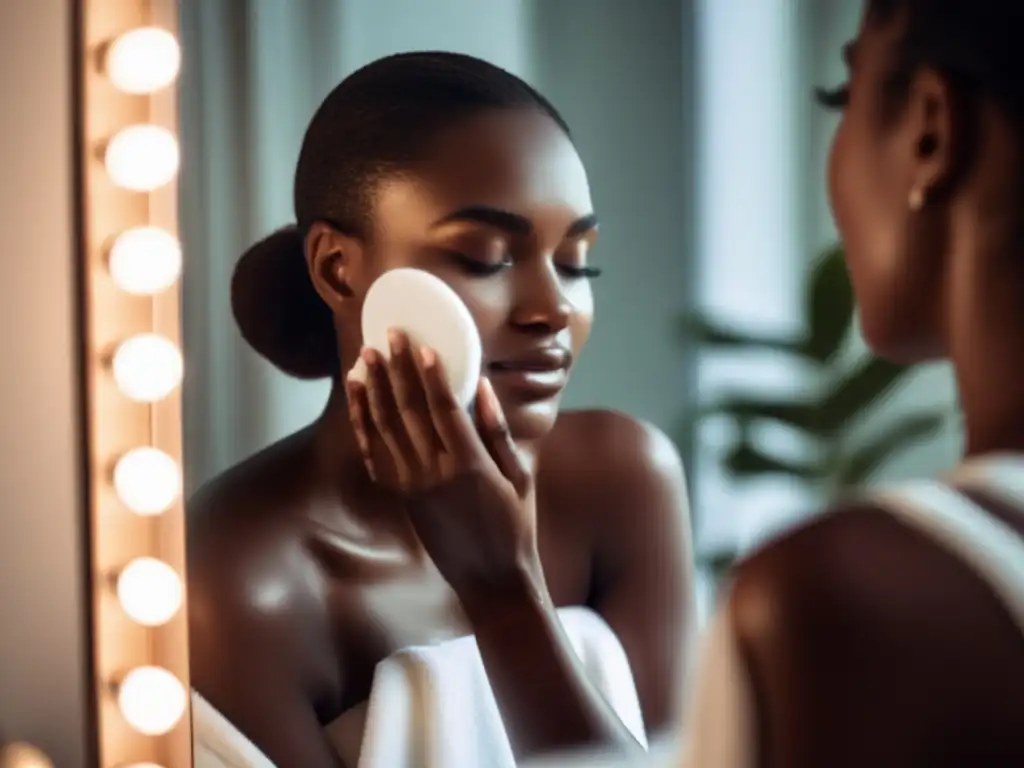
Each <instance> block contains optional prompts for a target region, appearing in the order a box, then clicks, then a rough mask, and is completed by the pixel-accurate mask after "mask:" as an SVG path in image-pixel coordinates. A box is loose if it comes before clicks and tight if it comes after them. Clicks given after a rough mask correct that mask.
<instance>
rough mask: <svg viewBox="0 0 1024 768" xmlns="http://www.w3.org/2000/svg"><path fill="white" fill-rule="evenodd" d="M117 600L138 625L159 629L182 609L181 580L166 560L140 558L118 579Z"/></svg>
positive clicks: (132, 562)
mask: <svg viewBox="0 0 1024 768" xmlns="http://www.w3.org/2000/svg"><path fill="white" fill-rule="evenodd" d="M117 599H118V600H119V601H120V603H121V608H122V609H124V612H125V613H126V614H127V615H128V618H130V619H131V620H132V621H134V622H135V623H136V624H141V625H142V626H144V627H159V626H160V625H161V624H166V623H167V622H168V621H170V620H171V619H172V618H174V614H176V613H177V612H178V609H179V608H181V601H182V586H181V579H180V578H179V577H178V574H177V573H176V572H175V570H174V569H173V568H171V566H169V565H168V564H167V563H165V562H164V561H163V560H157V559H156V558H154V557H138V558H136V559H134V560H132V561H131V562H130V563H128V565H126V566H125V568H124V570H123V571H121V574H120V575H119V576H118V577H117Z"/></svg>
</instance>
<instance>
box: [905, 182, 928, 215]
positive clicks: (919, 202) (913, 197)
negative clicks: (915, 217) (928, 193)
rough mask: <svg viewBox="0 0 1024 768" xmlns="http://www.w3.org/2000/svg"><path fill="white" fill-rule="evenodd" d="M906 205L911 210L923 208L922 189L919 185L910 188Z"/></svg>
mask: <svg viewBox="0 0 1024 768" xmlns="http://www.w3.org/2000/svg"><path fill="white" fill-rule="evenodd" d="M907 205H908V206H909V207H910V210H912V211H920V210H921V209H922V208H924V189H922V188H921V187H914V188H913V189H912V190H910V196H909V197H908V198H907Z"/></svg>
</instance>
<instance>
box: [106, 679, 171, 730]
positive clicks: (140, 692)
mask: <svg viewBox="0 0 1024 768" xmlns="http://www.w3.org/2000/svg"><path fill="white" fill-rule="evenodd" d="M117 705H118V707H119V708H120V710H121V714H122V715H123V716H124V719H125V720H126V721H127V722H128V725H130V726H131V727H132V728H134V729H135V730H136V731H138V732H139V733H142V734H145V735H146V736H162V735H163V734H165V733H167V732H168V731H170V730H171V729H172V728H174V726H176V725H177V724H178V721H179V720H181V718H182V715H184V714H185V709H186V707H187V706H188V694H187V693H186V692H185V686H183V685H182V684H181V682H180V681H179V680H178V678H176V677H175V676H174V675H172V674H171V673H170V672H168V671H167V670H166V669H164V668H162V667H136V668H135V669H133V670H132V671H131V672H129V673H128V674H127V675H125V676H124V679H123V680H122V681H121V684H120V685H119V686H118V690H117Z"/></svg>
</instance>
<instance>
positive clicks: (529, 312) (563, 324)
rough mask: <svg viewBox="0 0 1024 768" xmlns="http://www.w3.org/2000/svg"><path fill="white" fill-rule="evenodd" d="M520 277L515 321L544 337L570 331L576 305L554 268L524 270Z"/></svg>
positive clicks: (547, 266) (515, 306)
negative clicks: (570, 322)
mask: <svg viewBox="0 0 1024 768" xmlns="http://www.w3.org/2000/svg"><path fill="white" fill-rule="evenodd" d="M517 277H518V279H517V280H516V297H515V303H514V309H513V312H512V322H513V323H515V324H516V325H517V326H519V327H520V328H523V329H527V330H534V331H537V332H540V333H544V334H556V333H559V332H561V331H563V330H564V329H565V328H567V327H568V325H569V320H570V319H571V317H572V312H573V306H572V303H571V302H570V301H569V299H568V297H567V296H566V295H565V291H564V290H563V289H562V282H561V280H559V278H558V273H557V272H556V271H555V269H554V267H553V266H552V265H544V266H543V267H540V268H537V269H526V270H522V271H521V273H520V274H519V275H517Z"/></svg>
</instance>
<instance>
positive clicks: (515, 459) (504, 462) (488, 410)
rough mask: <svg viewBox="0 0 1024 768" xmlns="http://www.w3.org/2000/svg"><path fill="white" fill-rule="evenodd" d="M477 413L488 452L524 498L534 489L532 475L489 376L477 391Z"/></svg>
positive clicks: (482, 381) (481, 435)
mask: <svg viewBox="0 0 1024 768" xmlns="http://www.w3.org/2000/svg"><path fill="white" fill-rule="evenodd" d="M476 412H477V419H478V421H479V432H480V437H481V439H482V440H483V443H484V446H485V447H486V448H487V452H488V453H489V454H490V455H491V458H492V459H494V463H495V464H497V465H498V469H499V470H501V474H503V475H504V476H505V478H506V479H507V480H508V481H509V482H510V483H512V487H513V488H515V489H516V492H517V493H518V494H519V495H521V496H523V495H525V494H526V492H527V491H528V490H529V487H530V472H529V470H528V469H527V467H526V464H525V463H524V461H523V458H522V456H521V454H520V453H519V449H518V448H517V447H516V444H515V442H514V441H513V440H512V434H511V433H510V432H509V429H508V421H507V420H506V419H505V414H504V412H503V411H502V408H501V403H500V402H498V397H497V395H495V394H494V387H492V386H491V382H490V379H488V378H486V377H485V378H482V379H480V386H479V387H478V388H477V396H476Z"/></svg>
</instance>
